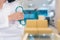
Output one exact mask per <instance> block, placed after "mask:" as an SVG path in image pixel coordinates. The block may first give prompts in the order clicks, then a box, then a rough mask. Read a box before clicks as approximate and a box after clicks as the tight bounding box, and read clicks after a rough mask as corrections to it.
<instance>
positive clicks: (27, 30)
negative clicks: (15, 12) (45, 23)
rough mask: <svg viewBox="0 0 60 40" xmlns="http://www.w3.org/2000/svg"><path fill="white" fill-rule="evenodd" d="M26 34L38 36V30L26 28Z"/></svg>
mask: <svg viewBox="0 0 60 40" xmlns="http://www.w3.org/2000/svg"><path fill="white" fill-rule="evenodd" d="M24 32H25V33H29V34H38V30H37V28H25V31H24Z"/></svg>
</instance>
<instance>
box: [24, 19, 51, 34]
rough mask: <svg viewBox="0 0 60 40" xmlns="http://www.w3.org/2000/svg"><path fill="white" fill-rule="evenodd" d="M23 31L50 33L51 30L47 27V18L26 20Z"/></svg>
mask: <svg viewBox="0 0 60 40" xmlns="http://www.w3.org/2000/svg"><path fill="white" fill-rule="evenodd" d="M25 33H29V34H50V33H52V30H51V29H50V28H48V22H47V20H27V24H26V28H25Z"/></svg>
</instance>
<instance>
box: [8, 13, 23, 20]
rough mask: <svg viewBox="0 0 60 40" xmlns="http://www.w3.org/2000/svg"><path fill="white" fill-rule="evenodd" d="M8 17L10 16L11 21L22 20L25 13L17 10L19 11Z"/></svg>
mask: <svg viewBox="0 0 60 40" xmlns="http://www.w3.org/2000/svg"><path fill="white" fill-rule="evenodd" d="M8 18H9V20H10V21H12V20H22V19H24V14H23V13H20V12H17V13H14V14H11V15H9V17H8Z"/></svg>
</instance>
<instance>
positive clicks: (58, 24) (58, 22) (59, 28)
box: [57, 20, 60, 33]
mask: <svg viewBox="0 0 60 40" xmlns="http://www.w3.org/2000/svg"><path fill="white" fill-rule="evenodd" d="M57 30H58V32H59V33H60V20H58V21H57Z"/></svg>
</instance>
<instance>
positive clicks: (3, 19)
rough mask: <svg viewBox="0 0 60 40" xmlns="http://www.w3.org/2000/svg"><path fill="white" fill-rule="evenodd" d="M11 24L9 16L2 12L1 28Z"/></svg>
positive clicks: (0, 18) (0, 17)
mask: <svg viewBox="0 0 60 40" xmlns="http://www.w3.org/2000/svg"><path fill="white" fill-rule="evenodd" d="M8 26H9V22H8V16H7V15H5V14H0V28H6V27H8Z"/></svg>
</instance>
